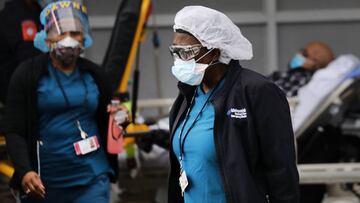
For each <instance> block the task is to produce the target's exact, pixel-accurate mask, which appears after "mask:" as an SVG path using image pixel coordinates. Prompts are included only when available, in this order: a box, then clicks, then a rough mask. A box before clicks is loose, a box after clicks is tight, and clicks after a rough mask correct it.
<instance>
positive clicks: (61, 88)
mask: <svg viewBox="0 0 360 203" xmlns="http://www.w3.org/2000/svg"><path fill="white" fill-rule="evenodd" d="M53 73H54V76H55V80H56V83H57V85H58V86H59V88H60V90H61V94H62V95H63V97H64V100H65V103H66V107H67V108H70V101H69V98H68V96H67V94H66V92H65V89H64V87H63V85H62V83H61V81H60V78H59V75H58V73H57V72H56V70H54V71H53ZM80 78H81V82H82V83H83V85H84V88H85V97H84V101H83V103H82V106H84V105H86V104H87V97H88V88H87V85H86V82H85V80H84V78H83V75H82V74H81V73H80Z"/></svg>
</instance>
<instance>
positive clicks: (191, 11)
mask: <svg viewBox="0 0 360 203" xmlns="http://www.w3.org/2000/svg"><path fill="white" fill-rule="evenodd" d="M174 21H175V25H174V27H173V28H174V32H175V34H174V38H173V44H172V45H171V46H170V47H169V48H170V52H171V54H172V56H173V59H174V65H173V66H172V68H171V71H172V74H173V75H174V76H175V77H176V78H177V79H178V80H179V83H178V87H179V94H178V97H177V98H176V100H175V102H174V104H173V106H172V109H171V112H170V132H171V133H170V135H171V136H170V167H171V170H170V176H169V191H168V198H169V199H168V202H171V203H180V202H185V203H195V202H206V203H212V202H213V203H224V202H228V203H231V202H234V203H235V202H236V203H237V202H239V203H242V202H244V203H266V202H271V203H297V202H298V201H299V188H298V186H299V177H298V172H297V168H296V163H295V147H294V135H293V130H292V126H291V118H290V111H289V106H288V103H287V100H286V97H285V95H284V93H283V92H282V91H281V90H280V89H279V88H278V87H277V86H276V85H275V84H274V83H272V82H271V81H269V80H268V79H267V78H265V77H264V76H262V75H260V74H258V73H255V72H253V71H251V70H248V69H245V68H242V67H241V65H240V63H239V60H249V59H251V58H252V45H251V43H250V42H249V41H248V40H247V39H246V38H245V37H244V36H243V35H242V34H241V31H240V29H239V28H238V27H237V26H236V25H235V24H234V23H233V22H232V21H231V20H230V19H229V18H228V17H227V16H225V15H224V14H223V13H220V12H219V11H216V10H213V9H210V8H206V7H202V6H187V7H185V8H183V9H182V10H180V11H179V12H178V13H177V14H176V16H175V20H174Z"/></svg>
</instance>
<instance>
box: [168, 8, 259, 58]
mask: <svg viewBox="0 0 360 203" xmlns="http://www.w3.org/2000/svg"><path fill="white" fill-rule="evenodd" d="M174 23H175V25H174V27H173V28H174V31H175V30H177V29H181V30H184V31H186V32H189V33H190V34H192V35H193V36H194V37H196V38H197V39H198V40H199V41H200V43H201V44H202V45H203V46H205V47H206V48H208V49H211V48H217V49H219V50H220V58H219V61H220V62H222V63H225V64H228V63H229V62H230V60H231V59H234V60H250V59H251V58H252V57H253V51H252V45H251V43H250V42H249V41H248V40H247V39H246V38H245V37H244V36H243V35H242V34H241V31H240V29H239V27H237V26H236V25H235V24H234V23H233V22H232V21H231V20H230V19H229V18H228V17H227V16H226V15H224V14H223V13H221V12H219V11H216V10H214V9H210V8H207V7H203V6H186V7H184V8H183V9H181V10H180V11H179V12H178V13H177V14H176V16H175V19H174Z"/></svg>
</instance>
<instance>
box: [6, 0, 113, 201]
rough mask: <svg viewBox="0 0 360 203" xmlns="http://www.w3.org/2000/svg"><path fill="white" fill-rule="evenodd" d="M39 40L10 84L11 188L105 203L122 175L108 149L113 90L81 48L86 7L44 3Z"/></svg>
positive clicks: (36, 196) (38, 196) (86, 39)
mask: <svg viewBox="0 0 360 203" xmlns="http://www.w3.org/2000/svg"><path fill="white" fill-rule="evenodd" d="M40 21H41V24H42V25H43V26H44V30H42V31H41V32H39V33H38V34H37V35H36V37H35V40H34V44H35V46H36V47H37V48H39V49H40V50H41V51H42V52H44V54H42V55H40V56H39V57H36V58H32V59H31V60H28V61H26V62H24V63H22V64H21V65H20V67H19V68H18V69H17V70H16V71H15V73H14V75H13V77H12V79H11V82H10V86H9V91H8V97H7V108H6V119H5V120H6V124H5V131H6V142H7V149H8V153H9V155H10V158H11V160H12V162H13V163H14V167H15V173H14V175H13V177H12V180H11V187H13V188H14V189H16V190H18V191H20V198H21V202H25V203H36V202H44V203H57V202H59V203H66V202H72V203H89V202H96V203H106V202H109V190H110V188H109V181H116V179H117V171H118V169H117V159H116V155H110V154H107V152H106V132H107V120H108V115H107V112H106V110H107V109H106V108H107V104H109V103H110V98H111V89H110V85H108V84H107V80H106V78H105V77H104V76H105V75H104V73H103V72H102V69H101V68H99V67H98V66H97V65H95V64H94V63H92V62H91V61H89V60H87V59H84V58H81V57H80V54H81V53H82V52H83V51H84V49H86V48H88V47H90V46H91V44H92V38H91V35H90V30H89V24H88V19H87V10H86V7H85V6H84V5H81V4H80V3H78V2H72V1H59V2H55V3H52V4H49V5H48V6H46V7H45V8H44V9H43V10H42V12H41V15H40Z"/></svg>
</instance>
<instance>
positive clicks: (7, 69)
mask: <svg viewBox="0 0 360 203" xmlns="http://www.w3.org/2000/svg"><path fill="white" fill-rule="evenodd" d="M40 12H41V7H40V5H39V4H38V2H37V1H36V0H11V1H8V2H6V4H5V7H4V8H3V9H2V10H1V11H0V136H2V134H3V116H4V115H3V114H4V108H5V101H6V94H7V88H8V85H9V81H10V78H11V75H12V74H13V72H14V71H15V69H16V68H17V66H18V65H19V64H20V63H21V62H23V61H25V60H27V59H29V58H31V57H34V56H36V55H38V54H40V52H39V50H37V49H36V48H35V47H34V45H33V40H34V38H35V35H36V33H37V30H39V29H40V21H39V16H40ZM4 158H5V155H4ZM8 181H9V180H8V178H7V177H5V176H4V175H2V174H0V199H1V200H3V201H6V202H8V203H10V202H15V199H14V198H13V197H12V195H11V193H10V189H9V187H8Z"/></svg>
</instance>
